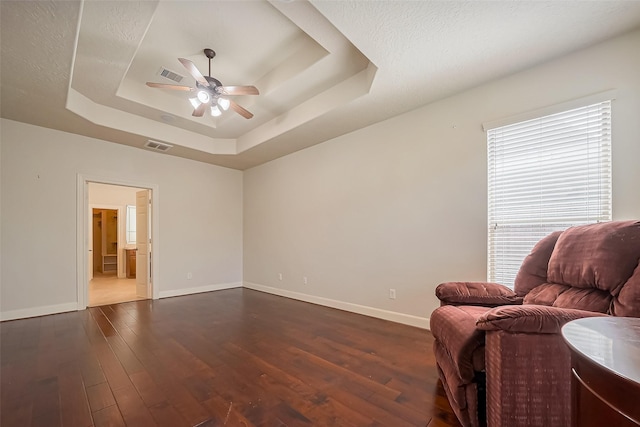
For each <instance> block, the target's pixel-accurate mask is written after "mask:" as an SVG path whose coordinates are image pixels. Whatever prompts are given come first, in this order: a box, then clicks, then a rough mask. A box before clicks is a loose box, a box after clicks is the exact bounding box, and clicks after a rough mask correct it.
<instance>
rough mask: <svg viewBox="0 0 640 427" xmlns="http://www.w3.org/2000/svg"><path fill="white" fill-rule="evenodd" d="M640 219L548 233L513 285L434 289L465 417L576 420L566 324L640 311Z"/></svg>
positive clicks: (442, 341)
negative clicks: (561, 331) (562, 332)
mask: <svg viewBox="0 0 640 427" xmlns="http://www.w3.org/2000/svg"><path fill="white" fill-rule="evenodd" d="M639 263H640V221H615V222H607V223H599V224H591V225H584V226H577V227H571V228H569V229H567V230H565V231H563V232H555V233H552V234H551V235H549V236H547V237H545V238H544V239H542V240H541V241H540V242H538V244H537V245H536V246H535V247H534V248H533V250H532V251H531V253H530V254H529V255H528V256H527V257H526V258H525V260H524V262H523V264H522V266H521V267H520V270H519V272H518V275H517V277H516V280H515V285H514V290H513V291H512V290H511V289H509V288H507V287H505V286H502V285H499V284H496V283H483V282H447V283H442V284H440V285H439V286H438V287H437V288H436V296H437V297H438V298H439V299H440V301H441V306H440V307H439V308H437V309H436V310H434V312H433V313H432V315H431V332H432V334H433V336H434V337H435V342H434V351H435V356H436V361H437V366H438V372H439V375H440V379H441V380H442V384H443V386H444V389H445V392H446V394H447V397H448V398H449V402H450V403H451V406H452V408H453V410H454V412H455V413H456V415H457V417H458V419H459V420H460V423H461V424H462V425H463V426H465V427H467V426H473V427H475V426H482V425H488V426H489V427H517V426H523V427H524V426H527V427H532V426H540V427H554V426H557V427H566V426H570V425H571V357H570V353H569V349H568V347H567V346H566V344H565V343H564V341H563V339H562V337H561V335H560V329H561V327H562V326H563V325H564V324H565V323H567V322H569V321H571V320H573V319H577V318H581V317H589V316H627V317H640V266H639Z"/></svg>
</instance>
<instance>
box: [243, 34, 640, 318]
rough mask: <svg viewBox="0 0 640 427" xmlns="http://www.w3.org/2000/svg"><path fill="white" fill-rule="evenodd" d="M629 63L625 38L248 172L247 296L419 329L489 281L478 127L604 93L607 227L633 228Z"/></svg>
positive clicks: (637, 71) (637, 195)
mask: <svg viewBox="0 0 640 427" xmlns="http://www.w3.org/2000/svg"><path fill="white" fill-rule="evenodd" d="M638 52H640V32H638V31H636V32H634V33H631V34H628V35H626V36H623V37H620V38H618V39H615V40H611V41H609V42H607V43H603V44H601V45H598V46H595V47H592V48H589V49H586V50H584V51H581V52H577V53H575V54H573V55H569V56H566V57H563V58H560V59H558V60H555V61H552V62H549V63H547V64H544V65H541V66H538V67H536V68H533V69H529V70H526V71H524V72H521V73H518V74H516V75H512V76H510V77H506V78H503V79H500V80H497V81H494V82H492V83H489V84H486V85H483V86H481V87H478V88H475V89H473V90H469V91H466V92H464V93H461V94H459V95H457V96H453V97H450V98H448V99H445V100H442V101H439V102H436V103H433V104H431V105H427V106H425V107H423V108H420V109H417V110H415V111H412V112H409V113H407V114H403V115H401V116H398V117H395V118H393V119H390V120H388V121H385V122H382V123H378V124H376V125H373V126H370V127H368V128H365V129H362V130H359V131H356V132H353V133H351V134H348V135H344V136H342V137H339V138H336V139H334V140H332V141H329V142H326V143H323V144H320V145H317V146H314V147H311V148H308V149H306V150H303V151H300V152H297V153H294V154H291V155H289V156H287V157H284V158H281V159H278V160H274V161H272V162H270V163H267V164H264V165H261V166H258V167H255V168H253V169H251V170H248V171H246V172H245V176H244V281H245V286H248V287H252V288H255V289H262V290H266V291H269V292H274V293H277V294H281V295H287V296H290V297H295V298H300V299H303V300H308V301H312V302H318V303H322V304H327V305H332V306H336V307H339V308H343V309H347V310H352V311H356V312H361V313H366V314H372V315H376V316H379V317H383V318H388V319H392V320H397V321H401V322H405V323H409V324H414V325H418V326H425V327H426V326H427V325H428V319H427V318H428V317H429V315H430V313H431V311H433V309H435V308H436V307H437V305H438V301H437V299H436V298H435V296H434V288H435V286H436V285H437V284H438V283H440V282H443V281H448V280H484V279H486V252H487V251H486V246H487V242H486V218H487V217H486V211H487V202H486V200H487V191H486V186H487V179H486V136H485V133H484V132H483V131H482V123H483V122H487V121H492V120H497V119H501V118H505V117H508V116H512V115H516V114H520V113H524V112H527V111H531V110H536V109H539V108H543V107H547V106H550V105H554V104H558V103H562V102H566V101H570V100H573V99H577V98H582V97H585V96H588V95H591V94H594V93H598V92H602V91H605V90H608V89H618V95H617V99H616V100H615V102H614V104H613V171H614V175H613V215H614V219H628V218H640V192H639V190H638V188H639V184H640V167H638V165H639V164H640V120H639V118H640V55H639V54H638ZM505 60H508V58H505ZM279 273H282V274H283V280H282V281H280V280H279V276H278V274H279ZM304 276H306V277H307V278H308V284H307V285H305V284H304V283H303V277H304ZM390 288H394V289H396V293H397V299H395V300H390V299H389V298H388V295H389V289H390Z"/></svg>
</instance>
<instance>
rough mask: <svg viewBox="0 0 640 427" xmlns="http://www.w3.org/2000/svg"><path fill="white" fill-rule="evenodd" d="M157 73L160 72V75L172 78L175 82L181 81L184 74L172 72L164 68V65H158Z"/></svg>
mask: <svg viewBox="0 0 640 427" xmlns="http://www.w3.org/2000/svg"><path fill="white" fill-rule="evenodd" d="M158 74H160V75H161V76H162V77H164V78H167V79H169V80H172V81H174V82H176V83H180V82H181V81H182V79H184V76H181V75H180V74H178V73H174V72H173V71H171V70H168V69H166V68H165V67H160V71H159V72H158Z"/></svg>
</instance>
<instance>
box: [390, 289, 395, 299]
mask: <svg viewBox="0 0 640 427" xmlns="http://www.w3.org/2000/svg"><path fill="white" fill-rule="evenodd" d="M389 299H396V290H395V289H389Z"/></svg>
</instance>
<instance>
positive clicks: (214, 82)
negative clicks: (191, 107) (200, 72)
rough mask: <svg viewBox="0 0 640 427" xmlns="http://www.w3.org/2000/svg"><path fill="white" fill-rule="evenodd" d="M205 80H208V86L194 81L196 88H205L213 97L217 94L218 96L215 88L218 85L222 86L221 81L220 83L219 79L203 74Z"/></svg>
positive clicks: (218, 94)
mask: <svg viewBox="0 0 640 427" xmlns="http://www.w3.org/2000/svg"><path fill="white" fill-rule="evenodd" d="M203 77H204V78H205V79H206V80H207V82H209V85H210V86H209V87H207V86H204V85H202V84H200V82H198V81H196V88H198V90H205V91H207V92H209V93H211V96H212V97H214V98H217V97H218V96H220V93H219V92H218V90H217V88H218V87H222V83H220V80H218V79H216V78H213V77H209V76H203Z"/></svg>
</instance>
